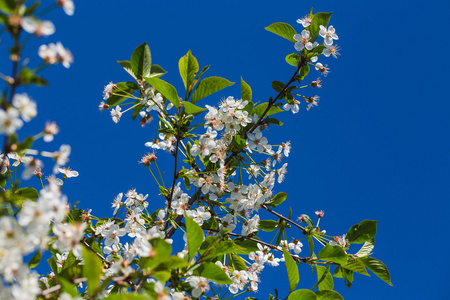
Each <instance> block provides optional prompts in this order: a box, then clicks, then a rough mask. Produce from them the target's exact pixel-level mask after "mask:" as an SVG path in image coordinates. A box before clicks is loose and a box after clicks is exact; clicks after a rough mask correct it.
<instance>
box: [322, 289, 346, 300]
mask: <svg viewBox="0 0 450 300" xmlns="http://www.w3.org/2000/svg"><path fill="white" fill-rule="evenodd" d="M316 295H317V300H344V297H342V296H341V294H339V293H338V292H336V291H332V290H322V291H317V292H316Z"/></svg>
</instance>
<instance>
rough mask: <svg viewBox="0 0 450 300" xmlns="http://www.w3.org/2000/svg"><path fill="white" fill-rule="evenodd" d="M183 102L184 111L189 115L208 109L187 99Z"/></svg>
mask: <svg viewBox="0 0 450 300" xmlns="http://www.w3.org/2000/svg"><path fill="white" fill-rule="evenodd" d="M181 104H182V105H183V106H184V112H185V113H187V114H188V115H194V116H196V115H198V114H201V113H202V112H204V111H205V110H206V108H203V107H199V106H197V105H195V104H192V103H190V102H187V101H183V102H181Z"/></svg>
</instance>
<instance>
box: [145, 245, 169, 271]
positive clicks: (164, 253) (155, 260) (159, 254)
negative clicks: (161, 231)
mask: <svg viewBox="0 0 450 300" xmlns="http://www.w3.org/2000/svg"><path fill="white" fill-rule="evenodd" d="M150 244H151V245H152V247H153V251H155V256H153V257H151V258H150V257H143V258H141V261H140V263H139V266H140V267H141V268H142V269H144V270H148V269H151V268H152V267H154V266H156V265H157V264H159V263H160V262H163V261H164V260H165V259H167V258H168V257H169V256H170V253H171V252H172V246H171V245H170V244H169V243H167V242H166V241H165V240H164V239H163V238H155V239H151V240H150Z"/></svg>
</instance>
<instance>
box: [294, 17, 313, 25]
mask: <svg viewBox="0 0 450 300" xmlns="http://www.w3.org/2000/svg"><path fill="white" fill-rule="evenodd" d="M312 19H313V16H310V15H307V16H304V17H303V18H301V19H298V20H297V23H299V24H302V25H303V27H305V28H306V27H308V26H309V25H311V23H312Z"/></svg>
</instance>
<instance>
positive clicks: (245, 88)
mask: <svg viewBox="0 0 450 300" xmlns="http://www.w3.org/2000/svg"><path fill="white" fill-rule="evenodd" d="M241 99H242V100H247V101H251V100H252V88H251V87H250V86H249V85H248V84H247V82H245V81H244V79H243V78H242V76H241Z"/></svg>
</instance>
